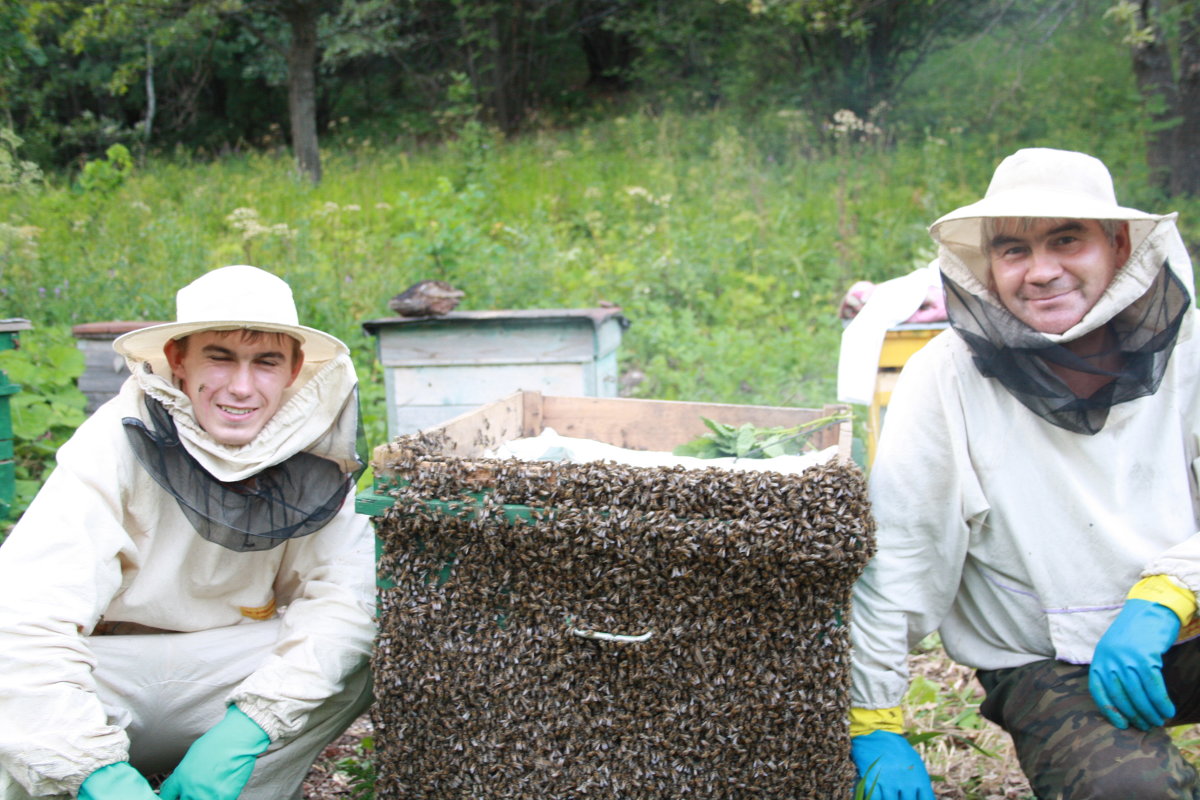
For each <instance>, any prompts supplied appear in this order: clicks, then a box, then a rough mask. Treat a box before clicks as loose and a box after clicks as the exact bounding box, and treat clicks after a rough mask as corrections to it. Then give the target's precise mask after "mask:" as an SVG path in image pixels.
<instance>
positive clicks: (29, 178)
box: [0, 126, 42, 192]
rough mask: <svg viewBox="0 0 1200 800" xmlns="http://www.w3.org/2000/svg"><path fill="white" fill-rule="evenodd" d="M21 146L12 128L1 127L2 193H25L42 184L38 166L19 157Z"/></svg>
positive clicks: (0, 163) (20, 141)
mask: <svg viewBox="0 0 1200 800" xmlns="http://www.w3.org/2000/svg"><path fill="white" fill-rule="evenodd" d="M21 144H22V140H21V137H20V136H17V134H16V133H15V132H14V131H13V130H12V129H11V128H6V127H3V126H0V192H16V191H24V190H27V189H31V188H33V187H34V186H37V185H39V184H40V183H41V182H42V171H41V169H40V168H39V167H38V165H37V164H35V163H33V162H32V161H26V160H24V159H22V158H20V157H19V156H18V155H17V149H18V148H19V147H20V146H21Z"/></svg>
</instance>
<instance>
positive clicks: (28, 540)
mask: <svg viewBox="0 0 1200 800" xmlns="http://www.w3.org/2000/svg"><path fill="white" fill-rule="evenodd" d="M176 305H177V321H176V322H173V323H169V324H165V325H158V326H154V327H150V328H145V329H142V330H140V331H136V332H134V333H130V334H126V335H125V336H122V337H121V338H119V339H118V340H117V341H116V342H115V343H114V347H115V348H116V350H117V352H119V353H120V354H122V355H123V356H125V358H126V361H127V363H128V364H129V367H130V371H131V372H132V375H131V377H130V378H129V379H128V380H127V382H126V383H125V385H124V386H123V388H122V390H121V393H120V394H119V395H118V396H117V397H116V398H114V399H113V400H111V401H110V402H108V403H106V404H105V405H104V406H102V407H101V408H99V409H97V411H96V413H95V414H94V415H93V416H92V417H91V418H90V419H88V420H87V421H86V422H85V423H84V424H83V425H81V426H80V427H79V429H78V430H77V431H76V433H75V435H74V436H73V437H72V438H71V440H70V441H68V442H67V443H66V444H65V445H63V446H62V448H61V449H60V450H59V452H58V466H57V467H56V469H55V470H54V472H53V474H52V475H51V476H50V478H49V480H47V482H46V484H45V486H44V487H43V488H42V490H41V492H40V493H39V494H38V496H37V497H36V498H35V500H34V502H33V503H32V504H31V505H30V507H29V509H28V510H27V511H26V512H25V514H24V516H23V517H22V518H21V520H20V522H19V523H18V524H17V525H16V527H15V528H14V529H13V531H12V533H11V534H10V536H9V538H8V539H7V541H5V542H4V544H3V546H2V547H0V798H3V800H18V799H19V800H24V799H25V798H28V797H31V796H32V797H71V796H75V795H78V796H79V797H81V798H84V799H85V800H138V799H139V798H144V800H150V799H151V798H156V797H159V795H158V794H155V792H154V790H153V789H152V788H151V785H150V783H149V782H148V781H147V779H146V777H145V776H148V775H153V774H162V773H170V775H169V777H167V779H166V780H165V781H164V782H163V783H162V786H161V797H162V798H168V799H169V800H175V798H185V799H187V798H209V799H212V800H233V799H234V798H237V797H241V798H257V799H258V800H282V799H286V798H293V797H300V796H301V784H302V781H303V779H304V776H305V775H306V774H307V772H308V769H309V767H310V766H311V764H312V762H313V761H314V760H315V759H316V757H317V756H318V755H319V753H320V752H321V750H322V749H323V748H324V746H325V745H326V744H327V743H328V742H330V741H332V740H333V739H335V738H336V737H337V736H338V735H339V734H340V733H341V732H342V731H343V730H344V729H345V728H346V727H347V726H348V725H349V724H350V723H351V722H352V721H353V720H354V719H355V718H356V717H357V716H358V715H359V714H361V713H362V711H363V710H364V709H365V708H366V706H367V705H368V704H369V702H370V678H369V674H368V670H367V656H368V653H369V650H370V647H371V641H372V638H373V636H374V608H373V604H374V586H375V581H374V548H373V536H372V534H371V530H370V526H369V522H368V520H367V519H366V518H364V517H362V516H359V515H356V514H355V513H354V506H353V502H354V501H353V491H352V489H353V486H354V478H355V476H356V475H357V474H358V473H359V472H360V471H361V469H362V466H363V462H362V460H361V457H360V455H359V448H358V404H357V381H356V379H355V375H354V367H353V364H352V363H351V361H350V358H349V355H348V352H347V349H346V346H345V345H344V344H343V343H342V342H340V341H338V340H337V339H335V338H334V337H332V336H329V335H327V334H325V333H322V332H320V331H316V330H313V329H311V328H307V327H304V326H302V325H300V324H298V322H297V315H296V307H295V304H294V303H293V300H292V293H291V289H290V288H289V287H288V285H287V284H286V283H284V282H283V281H282V280H280V279H279V278H277V277H275V276H273V275H270V274H268V273H266V272H264V271H262V270H259V269H256V268H254V267H247V266H236V267H225V268H223V269H219V270H214V271H213V272H210V273H208V274H206V275H204V276H202V277H200V278H198V279H197V280H196V281H194V282H193V283H191V284H189V285H188V286H186V287H184V288H183V289H181V290H180V291H179V292H178V294H177V296H176Z"/></svg>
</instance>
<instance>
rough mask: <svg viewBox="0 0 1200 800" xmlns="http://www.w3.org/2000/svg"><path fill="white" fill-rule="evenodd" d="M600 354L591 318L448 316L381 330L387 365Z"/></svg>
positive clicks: (554, 359) (502, 361) (555, 359)
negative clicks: (475, 319)
mask: <svg viewBox="0 0 1200 800" xmlns="http://www.w3.org/2000/svg"><path fill="white" fill-rule="evenodd" d="M438 322H440V323H441V324H438ZM595 357H596V331H595V328H594V326H593V325H592V323H591V321H590V320H586V319H580V320H529V321H525V320H521V321H512V320H508V321H506V320H495V321H489V322H485V323H478V322H474V323H468V324H463V323H459V324H454V323H453V322H452V321H446V320H444V319H443V320H440V321H435V322H432V323H431V324H430V325H428V326H411V327H399V328H388V329H385V330H381V331H380V334H379V360H380V363H382V364H383V365H384V366H385V367H392V366H420V365H424V364H531V363H540V362H552V363H553V362H562V361H580V362H582V361H592V360H594V359H595Z"/></svg>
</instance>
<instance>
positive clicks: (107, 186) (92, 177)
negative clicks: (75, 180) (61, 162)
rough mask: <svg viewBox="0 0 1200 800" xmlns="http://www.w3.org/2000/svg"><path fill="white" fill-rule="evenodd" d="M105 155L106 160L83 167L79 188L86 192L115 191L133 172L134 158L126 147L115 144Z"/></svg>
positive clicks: (88, 163)
mask: <svg viewBox="0 0 1200 800" xmlns="http://www.w3.org/2000/svg"><path fill="white" fill-rule="evenodd" d="M104 155H105V156H106V158H104V159H100V160H97V161H89V162H87V163H86V164H84V165H83V173H82V174H81V175H80V176H79V186H80V188H81V189H83V190H84V191H85V192H100V193H108V192H111V191H114V190H115V189H116V188H117V187H118V186H120V185H121V184H122V183H124V182H125V179H126V178H128V177H129V174H130V173H131V172H133V156H132V155H130V153H129V148H127V147H126V146H125V145H123V144H114V145H112V146H111V147H109V148H108V150H106V151H105V153H104Z"/></svg>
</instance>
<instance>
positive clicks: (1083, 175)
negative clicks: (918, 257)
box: [929, 147, 1163, 284]
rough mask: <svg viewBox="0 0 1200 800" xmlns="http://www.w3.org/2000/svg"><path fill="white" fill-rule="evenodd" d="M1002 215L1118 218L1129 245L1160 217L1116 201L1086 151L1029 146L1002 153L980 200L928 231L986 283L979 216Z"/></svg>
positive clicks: (1110, 185)
mask: <svg viewBox="0 0 1200 800" xmlns="http://www.w3.org/2000/svg"><path fill="white" fill-rule="evenodd" d="M1002 217H1009V218H1012V217H1017V218H1021V217H1045V218H1049V219H1096V220H1104V219H1111V220H1121V221H1125V222H1128V223H1129V234H1130V241H1131V244H1132V246H1133V249H1135V250H1136V249H1137V246H1138V245H1139V244H1140V243H1141V242H1142V240H1143V239H1144V238H1145V237H1146V235H1147V234H1149V233H1150V231H1151V230H1152V229H1153V228H1154V225H1155V224H1156V223H1157V222H1158V221H1159V220H1160V219H1162V218H1163V217H1162V216H1161V215H1158V214H1149V213H1147V212H1145V211H1139V210H1138V209H1136V208H1126V207H1125V206H1122V205H1119V204H1118V203H1117V195H1116V192H1115V191H1114V189H1113V182H1112V176H1111V175H1110V174H1109V172H1108V167H1106V166H1104V162H1102V161H1101V160H1100V159H1098V158H1095V157H1094V156H1089V155H1087V154H1086V153H1076V152H1074V151H1071V150H1054V149H1051V148H1048V147H1030V148H1026V149H1023V150H1018V151H1017V152H1015V153H1013V154H1012V155H1010V156H1008V157H1007V158H1005V159H1004V160H1003V161H1001V162H1000V164H999V166H997V167H996V171H995V172H994V173H993V174H992V182H991V183H990V184H989V185H988V188H987V193H986V194H985V195H984V197H983V199H982V200H979V201H977V202H974V203H971V204H969V205H965V206H963V207H962V208H959V209H956V210H954V211H951V212H950V213H949V214H946V215H945V216H943V217H941V218H940V219H938V220H937V221H936V222H934V223H933V224H932V225H931V226H929V233H930V235H931V236H932V237H933V238H934V240H936V241H937V242H938V243H939V244H941V245H942V246H944V247H947V248H949V249H950V250H952V251H953V252H954V253H955V254H956V255H958V256H959V258H961V259H962V260H963V262H964V263H965V264H966V265H967V267H968V268H969V269H970V270H971V272H972V273H974V275H975V277H977V278H979V280H980V282H981V283H984V284H986V283H987V272H988V269H989V266H988V253H987V252H986V249H985V244H984V242H983V221H984V220H985V219H989V218H990V219H996V218H1002Z"/></svg>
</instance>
